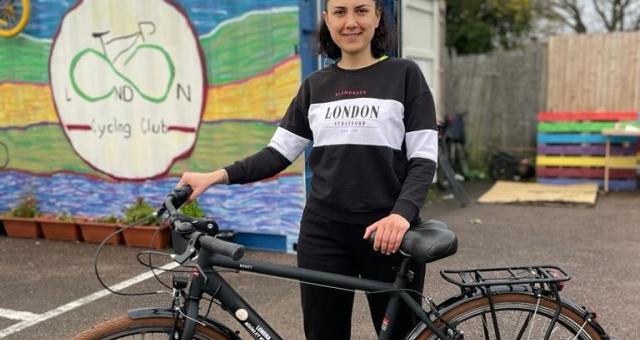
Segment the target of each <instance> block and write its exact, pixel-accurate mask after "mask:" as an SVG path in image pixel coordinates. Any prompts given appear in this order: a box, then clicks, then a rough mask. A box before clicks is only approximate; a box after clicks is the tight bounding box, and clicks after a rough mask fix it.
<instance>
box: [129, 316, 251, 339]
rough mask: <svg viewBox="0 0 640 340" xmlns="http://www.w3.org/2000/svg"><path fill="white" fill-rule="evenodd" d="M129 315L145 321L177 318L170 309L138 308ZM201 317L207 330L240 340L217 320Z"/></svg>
mask: <svg viewBox="0 0 640 340" xmlns="http://www.w3.org/2000/svg"><path fill="white" fill-rule="evenodd" d="M127 315H129V317H130V318H132V319H145V318H167V319H173V318H175V316H176V314H175V312H174V311H173V310H171V309H168V308H136V309H131V310H129V311H128V312H127ZM200 317H201V319H200V321H201V322H203V323H204V324H205V326H206V327H207V328H211V329H214V330H216V331H218V332H220V333H222V334H224V335H226V336H227V337H229V339H234V340H240V337H239V336H238V334H236V332H234V331H232V330H231V329H230V328H228V327H227V326H225V325H223V324H221V323H220V322H218V321H216V320H213V319H209V318H205V317H202V316H200Z"/></svg>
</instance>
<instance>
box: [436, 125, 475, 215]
mask: <svg viewBox="0 0 640 340" xmlns="http://www.w3.org/2000/svg"><path fill="white" fill-rule="evenodd" d="M446 135H447V128H446V125H439V126H438V170H437V171H436V184H437V185H438V187H439V188H440V189H443V190H451V192H452V193H453V197H455V199H456V200H457V201H458V203H459V204H460V206H462V207H465V206H467V205H468V204H469V203H470V200H469V196H467V192H466V191H465V190H464V187H463V186H462V183H461V181H463V180H464V177H462V175H460V174H459V173H458V172H456V169H455V167H454V166H455V165H456V164H459V163H458V162H457V161H456V160H457V159H459V155H461V154H462V153H461V152H458V153H456V152H455V150H457V147H455V145H456V144H455V143H454V146H453V147H452V146H451V144H450V138H448V137H447V136H446ZM465 164H466V163H465Z"/></svg>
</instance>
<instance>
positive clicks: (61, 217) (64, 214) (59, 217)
mask: <svg viewBox="0 0 640 340" xmlns="http://www.w3.org/2000/svg"><path fill="white" fill-rule="evenodd" d="M56 220H59V221H65V222H71V221H73V220H74V218H73V216H72V215H71V214H70V213H69V212H68V211H66V210H65V211H62V212H61V213H59V214H58V215H56Z"/></svg>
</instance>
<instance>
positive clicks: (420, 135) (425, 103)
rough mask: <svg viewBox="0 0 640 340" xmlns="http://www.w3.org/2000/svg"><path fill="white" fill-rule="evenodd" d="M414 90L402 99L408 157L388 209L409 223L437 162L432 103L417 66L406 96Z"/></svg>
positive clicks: (409, 77) (433, 106)
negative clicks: (397, 191) (402, 176)
mask: <svg viewBox="0 0 640 340" xmlns="http://www.w3.org/2000/svg"><path fill="white" fill-rule="evenodd" d="M414 65H415V64H414ZM409 90H412V91H409ZM414 91H415V92H418V94H417V95H413V97H409V98H408V99H407V100H406V101H405V118H404V124H405V137H404V138H405V139H404V142H405V146H406V153H407V154H406V156H407V159H408V165H407V176H406V177H405V180H404V182H403V183H402V187H401V189H400V195H399V196H398V199H397V200H396V203H395V205H394V207H393V210H392V211H391V212H392V213H395V214H399V215H400V216H402V217H404V218H405V219H406V220H407V221H409V222H412V221H414V219H415V218H416V217H417V216H418V214H419V212H420V207H421V206H422V204H423V203H424V199H425V197H426V196H427V192H428V191H429V186H430V185H431V183H432V181H433V177H434V175H435V171H436V168H437V164H438V131H437V123H436V113H435V105H434V103H433V96H432V95H431V91H430V90H429V87H428V86H427V83H426V81H425V80H424V77H423V76H422V72H421V71H420V69H419V68H418V67H417V65H415V67H414V68H413V70H412V71H411V74H410V75H408V80H407V93H408V96H411V95H412V93H415V92H414Z"/></svg>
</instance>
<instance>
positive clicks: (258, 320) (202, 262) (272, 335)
mask: <svg viewBox="0 0 640 340" xmlns="http://www.w3.org/2000/svg"><path fill="white" fill-rule="evenodd" d="M409 261H410V259H409V258H406V259H404V260H403V261H402V265H401V267H400V270H399V271H398V274H397V276H396V280H395V282H393V283H386V282H380V281H374V280H367V279H361V278H356V277H351V276H347V275H340V274H332V273H326V272H321V271H316V270H309V269H304V268H297V267H291V266H284V265H277V264H273V263H266V262H259V261H251V260H239V261H234V260H232V259H230V258H228V257H224V256H221V255H215V254H212V253H210V252H209V251H207V250H206V249H201V250H200V255H199V256H198V259H197V265H198V267H199V268H200V270H202V269H205V268H211V267H212V266H217V267H222V268H228V269H235V270H238V271H244V272H252V273H259V274H264V275H267V276H271V277H279V278H288V279H294V280H298V281H301V282H304V283H308V284H318V285H330V286H335V287H339V288H344V289H353V290H360V291H364V292H376V291H385V293H386V292H387V291H388V292H389V294H392V296H391V298H390V300H389V304H388V305H387V309H386V312H385V320H384V321H383V324H382V327H381V329H380V334H379V335H378V339H379V340H390V339H391V331H392V330H393V326H394V322H395V319H396V315H397V310H398V306H399V304H400V302H401V301H402V302H404V304H405V305H407V306H408V307H409V308H410V309H411V310H412V311H413V312H414V313H415V315H416V316H418V318H419V319H420V320H421V321H422V322H423V323H424V324H425V325H427V327H429V328H430V329H431V330H432V331H433V332H434V334H436V335H437V336H438V337H439V338H440V339H447V337H446V336H445V335H444V333H443V332H442V331H441V330H439V329H438V328H436V326H435V325H434V324H433V322H432V321H431V319H430V318H429V316H428V315H427V313H426V312H425V311H424V310H423V309H422V306H421V305H420V304H419V303H417V302H416V301H415V300H414V299H413V298H411V296H409V294H408V293H407V292H406V291H404V290H401V289H403V288H404V287H406V285H407V281H406V279H405V274H406V273H407V266H408V264H409ZM200 273H201V272H200V271H197V272H194V273H193V274H192V281H191V286H190V287H189V294H188V297H187V300H186V301H185V309H186V315H187V319H186V320H185V327H184V330H183V334H182V339H191V337H192V336H193V332H194V329H195V325H196V321H195V320H196V319H197V318H198V309H199V301H200V299H201V298H202V294H203V293H204V292H207V293H208V294H209V295H211V296H212V297H213V298H215V299H217V300H218V301H220V304H221V305H222V309H224V310H226V311H228V313H229V314H231V315H232V316H234V318H235V319H236V320H238V322H240V324H241V325H242V326H243V327H244V328H245V329H246V330H247V331H248V332H249V334H251V336H252V337H253V338H254V339H259V340H263V339H270V340H280V339H282V338H281V337H280V336H279V335H278V334H277V333H276V331H275V330H273V328H272V327H271V326H270V325H269V324H268V323H267V322H266V321H265V320H264V319H263V318H262V317H261V316H260V315H259V314H258V313H257V312H256V311H255V310H254V309H253V308H252V307H251V306H250V305H249V304H248V303H247V302H246V301H244V299H243V298H242V297H241V296H240V295H239V294H238V293H237V292H236V291H235V290H234V289H233V288H232V287H231V286H229V284H228V283H227V282H226V280H225V279H224V278H223V277H222V276H221V275H220V274H219V273H218V272H217V271H210V270H207V271H202V273H204V274H205V276H204V277H203V276H202V275H201V274H200ZM394 290H395V291H394Z"/></svg>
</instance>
